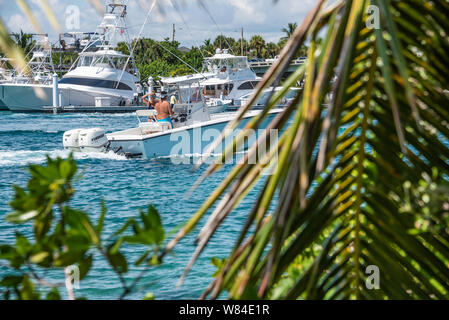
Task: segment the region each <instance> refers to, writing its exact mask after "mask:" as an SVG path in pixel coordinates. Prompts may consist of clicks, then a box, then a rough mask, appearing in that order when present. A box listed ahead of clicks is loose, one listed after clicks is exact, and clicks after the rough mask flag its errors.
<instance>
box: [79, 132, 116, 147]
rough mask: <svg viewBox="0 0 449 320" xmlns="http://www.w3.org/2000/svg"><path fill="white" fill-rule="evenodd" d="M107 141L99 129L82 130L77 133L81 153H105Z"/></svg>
mask: <svg viewBox="0 0 449 320" xmlns="http://www.w3.org/2000/svg"><path fill="white" fill-rule="evenodd" d="M108 144H109V141H108V138H107V137H106V134H105V132H104V130H103V129H101V128H92V129H84V130H81V131H80V132H79V147H80V150H81V151H82V152H105V151H106V149H107V147H108Z"/></svg>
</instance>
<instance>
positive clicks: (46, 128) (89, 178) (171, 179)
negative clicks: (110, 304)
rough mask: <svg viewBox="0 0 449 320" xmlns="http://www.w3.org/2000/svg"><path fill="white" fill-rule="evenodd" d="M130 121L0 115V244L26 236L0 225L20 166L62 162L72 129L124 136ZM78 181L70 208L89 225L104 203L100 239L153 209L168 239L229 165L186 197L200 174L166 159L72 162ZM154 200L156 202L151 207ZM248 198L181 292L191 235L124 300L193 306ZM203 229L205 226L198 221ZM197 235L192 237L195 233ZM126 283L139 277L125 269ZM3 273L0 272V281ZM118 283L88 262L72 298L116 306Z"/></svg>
mask: <svg viewBox="0 0 449 320" xmlns="http://www.w3.org/2000/svg"><path fill="white" fill-rule="evenodd" d="M136 121H137V120H136V117H135V116H134V115H133V114H120V115H103V114H63V115H56V116H54V115H47V114H45V115H44V114H13V113H10V112H0V243H13V242H14V232H15V230H20V232H21V233H23V234H24V235H26V236H29V237H31V235H32V232H31V231H32V230H31V226H30V225H29V224H27V225H23V226H14V225H11V224H9V223H6V222H5V220H4V216H5V214H6V213H7V212H9V206H8V202H9V201H10V200H11V199H12V197H13V190H12V188H11V184H18V185H20V186H24V185H25V184H26V182H27V180H28V177H29V175H28V173H27V170H26V166H27V164H29V163H44V162H45V155H46V154H49V155H50V156H51V157H56V156H61V157H66V156H67V155H68V152H66V151H65V150H63V148H62V135H63V133H64V131H66V130H70V129H74V128H79V127H102V128H104V129H106V130H107V131H108V132H110V131H116V130H123V129H126V128H129V127H131V126H134V125H135V124H136ZM76 159H77V162H78V165H79V168H80V170H79V171H82V176H83V178H82V179H81V180H80V181H78V182H76V184H75V188H76V190H77V193H76V195H75V197H74V199H73V201H72V203H71V205H72V206H73V207H76V208H80V209H83V210H85V211H87V212H88V213H89V214H90V215H91V217H92V218H93V219H96V218H97V217H98V215H99V213H100V201H101V199H102V198H104V199H105V201H106V205H107V207H108V215H107V218H106V221H105V235H107V234H110V233H112V232H114V231H116V230H117V229H118V228H119V227H120V226H121V225H122V224H123V223H124V221H125V220H126V219H127V218H130V217H135V216H137V213H138V209H139V208H146V207H147V206H148V204H150V203H153V204H154V205H155V206H156V208H157V209H158V210H159V212H160V214H161V217H162V221H163V224H164V227H165V230H166V232H170V231H171V230H173V229H174V228H176V227H177V226H179V225H180V224H181V223H183V222H185V221H187V220H188V219H189V217H191V215H192V214H193V213H194V212H195V211H196V210H197V209H198V208H199V206H200V205H201V204H202V202H203V201H204V200H205V199H206V197H207V196H208V195H209V194H210V192H211V191H212V190H213V188H214V187H216V186H217V185H218V184H219V183H220V181H222V180H223V178H224V176H225V175H226V173H227V172H229V170H230V168H231V166H226V167H225V168H224V169H223V170H222V171H220V172H219V173H218V174H216V175H215V176H213V177H212V178H210V179H209V180H207V181H206V182H205V183H204V184H203V185H201V186H200V187H199V188H198V189H197V190H196V192H195V193H194V194H193V195H192V196H190V197H188V198H185V194H186V192H187V191H188V190H189V189H190V187H191V186H192V185H193V183H194V182H195V181H196V179H197V178H198V177H199V176H200V174H201V172H202V170H204V168H202V169H200V170H198V171H194V172H192V170H191V169H192V165H186V164H182V165H175V164H172V162H171V161H170V159H152V160H139V159H132V160H127V159H125V158H123V157H120V156H117V155H114V154H90V155H76ZM155 199H158V200H155ZM253 200H254V195H251V194H250V195H249V196H248V197H247V198H246V199H245V200H244V202H243V203H242V204H241V205H240V206H239V208H238V209H237V210H236V211H235V212H234V213H233V214H232V215H231V216H230V218H229V219H228V220H227V221H226V222H225V224H224V225H223V227H222V228H220V229H219V231H218V232H217V234H216V235H215V236H214V237H213V239H212V241H211V242H210V244H209V245H208V247H207V249H206V250H205V252H204V253H203V255H202V256H201V257H200V259H199V260H198V262H197V263H196V265H195V267H194V268H193V270H192V271H191V272H190V274H189V276H188V277H187V280H186V281H185V283H184V284H183V285H182V286H181V287H179V288H178V287H176V283H177V281H178V279H179V277H180V276H181V274H182V272H183V269H184V267H185V266H186V264H187V262H188V260H189V258H190V257H191V254H192V253H193V251H194V249H195V246H194V243H193V241H194V236H195V233H193V234H192V235H190V236H188V237H187V238H186V239H184V240H183V241H181V243H180V244H179V245H178V246H177V247H176V248H175V251H174V255H171V256H169V257H167V258H166V259H165V260H164V263H163V265H162V266H158V267H156V268H154V269H151V270H150V271H149V272H148V273H147V274H146V276H145V277H144V278H143V280H142V281H141V282H140V287H139V290H138V291H137V292H135V293H133V294H132V295H130V296H129V298H133V299H141V298H142V297H143V296H144V295H145V293H146V292H152V293H154V295H155V296H156V298H157V299H196V298H198V297H199V296H200V294H201V293H202V291H203V290H204V289H205V288H206V287H207V285H208V284H209V282H210V281H211V279H212V277H211V276H212V273H213V272H214V271H215V267H214V266H212V265H211V263H210V259H211V258H212V257H220V258H221V257H225V256H226V255H227V253H229V251H230V249H231V248H232V245H233V243H234V240H235V238H236V235H237V234H238V231H239V230H240V228H241V226H242V225H243V223H244V220H245V218H246V214H247V213H248V211H249V209H250V207H251V202H252V201H253ZM203 222H204V221H203ZM196 231H198V230H196ZM127 248H129V249H127V250H125V251H123V253H124V254H125V255H126V256H127V258H129V259H130V260H132V261H135V260H136V259H137V258H138V257H139V256H140V254H141V253H142V252H143V250H140V249H136V248H133V247H127ZM130 269H131V272H130V273H129V275H128V280H130V279H132V278H133V277H134V276H135V275H137V274H138V273H139V271H140V270H141V269H140V268H137V267H135V266H133V265H132V264H130ZM5 272H6V269H5V268H4V267H1V266H0V276H3V275H4V273H5ZM48 277H49V279H51V280H55V281H56V280H59V281H60V280H61V279H63V274H62V270H58V271H57V272H52V273H51V274H50V275H49V276H48ZM120 288H121V286H120V282H119V280H118V279H117V277H116V276H115V274H114V273H113V272H111V271H110V269H109V268H108V266H107V265H106V264H105V262H104V261H103V260H102V259H99V257H96V258H95V259H94V264H93V268H92V269H91V271H90V272H89V275H88V277H87V278H86V279H85V280H83V281H82V282H81V288H80V289H79V290H77V295H78V296H86V297H88V298H89V299H116V298H118V297H119V296H120V293H121V290H120Z"/></svg>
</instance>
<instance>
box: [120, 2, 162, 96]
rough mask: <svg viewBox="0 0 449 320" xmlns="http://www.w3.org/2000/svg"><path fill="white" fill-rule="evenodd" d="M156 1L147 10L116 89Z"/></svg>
mask: <svg viewBox="0 0 449 320" xmlns="http://www.w3.org/2000/svg"><path fill="white" fill-rule="evenodd" d="M156 2H157V0H154V1H153V4H152V5H151V7H150V9H149V10H148V12H147V15H146V17H145V20H144V22H143V24H142V26H141V28H140V31H139V34H138V35H137V38H136V39H135V41H134V45H133V47H132V48H131V50H130V55H129V56H128V59H127V60H126V63H125V66H124V67H123V69H122V72H121V74H120V77H119V79H118V81H117V85H116V89H117V88H118V86H119V84H120V81H121V80H122V77H123V74H124V73H125V70H126V67H127V66H128V63H129V60H130V59H131V56H132V55H134V50H135V49H136V46H137V43H138V40H139V39H140V37H141V35H142V32H143V29H144V28H145V25H146V24H147V22H148V19H149V18H150V14H151V12H152V11H153V9H154V7H155V6H156ZM133 60H134V59H133ZM134 64H135V62H134Z"/></svg>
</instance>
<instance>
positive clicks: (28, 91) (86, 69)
mask: <svg viewBox="0 0 449 320" xmlns="http://www.w3.org/2000/svg"><path fill="white" fill-rule="evenodd" d="M126 15H127V11H126V5H123V4H118V3H116V2H114V3H111V4H109V5H108V6H107V10H106V13H105V15H104V17H103V20H102V22H101V24H100V25H99V26H98V28H97V32H96V33H95V34H94V36H92V38H91V40H90V43H89V44H87V45H86V46H85V47H84V49H83V51H82V52H81V53H80V54H79V56H78V58H77V60H76V61H75V63H74V64H73V66H72V68H71V69H70V71H69V72H68V73H66V74H65V75H64V76H63V77H62V79H61V80H60V81H59V84H58V89H59V104H60V106H109V105H113V106H125V105H132V104H133V103H134V102H135V97H136V96H137V95H138V94H139V93H140V92H141V87H140V85H139V84H138V82H139V78H138V77H137V76H138V71H137V68H136V64H135V60H134V56H133V52H132V48H131V45H130V38H129V34H128V30H127V26H126ZM119 42H124V43H125V44H126V45H127V47H128V50H129V52H130V55H125V54H122V53H120V52H118V51H116V50H115V48H116V47H117V44H118V43H119ZM1 86H3V88H2V89H0V92H2V93H3V102H4V103H5V104H6V105H7V106H8V108H9V109H10V110H11V111H26V112H32V111H35V112H43V111H45V108H44V107H46V106H51V105H53V86H52V85H51V84H44V85H42V84H36V83H25V84H23V83H13V84H3V85H1ZM37 91H41V94H37ZM42 92H43V93H44V94H42Z"/></svg>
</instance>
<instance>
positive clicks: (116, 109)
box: [44, 106, 148, 113]
mask: <svg viewBox="0 0 449 320" xmlns="http://www.w3.org/2000/svg"><path fill="white" fill-rule="evenodd" d="M147 109H148V107H147V106H104V107H96V106H63V107H57V108H56V113H130V112H136V111H137V110H147ZM54 111H55V110H54V108H53V107H52V106H46V107H44V112H45V113H54Z"/></svg>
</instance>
